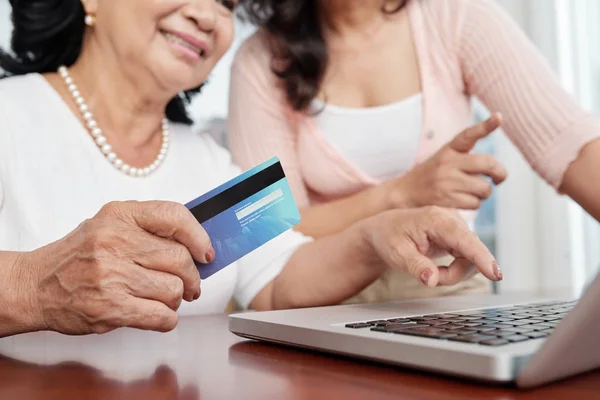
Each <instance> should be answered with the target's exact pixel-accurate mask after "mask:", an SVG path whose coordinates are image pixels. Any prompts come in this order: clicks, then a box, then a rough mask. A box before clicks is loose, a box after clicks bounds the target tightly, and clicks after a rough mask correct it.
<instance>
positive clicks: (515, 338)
mask: <svg viewBox="0 0 600 400" xmlns="http://www.w3.org/2000/svg"><path fill="white" fill-rule="evenodd" d="M504 339H506V340H509V341H511V342H513V343H517V342H524V341H526V340H529V338H528V337H527V336H522V335H514V336H507V337H505V338H504Z"/></svg>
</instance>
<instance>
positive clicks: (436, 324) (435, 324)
mask: <svg viewBox="0 0 600 400" xmlns="http://www.w3.org/2000/svg"><path fill="white" fill-rule="evenodd" d="M424 323H426V324H427V325H429V326H442V325H450V322H447V321H444V320H438V321H424Z"/></svg>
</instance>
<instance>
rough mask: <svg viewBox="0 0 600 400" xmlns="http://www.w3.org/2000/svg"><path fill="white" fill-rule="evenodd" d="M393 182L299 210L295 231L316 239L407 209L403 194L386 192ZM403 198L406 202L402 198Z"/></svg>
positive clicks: (407, 201) (407, 202)
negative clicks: (375, 216)
mask: <svg viewBox="0 0 600 400" xmlns="http://www.w3.org/2000/svg"><path fill="white" fill-rule="evenodd" d="M394 183H395V182H393V181H390V182H386V183H384V184H382V185H380V186H374V187H370V188H368V189H365V190H362V191H360V192H358V193H357V194H354V195H351V196H348V197H344V198H342V199H339V200H333V201H329V202H327V203H323V204H317V205H314V206H310V207H307V208H304V209H303V210H301V215H302V221H301V222H300V223H299V224H298V225H297V226H296V228H295V229H296V230H297V231H299V232H302V233H303V234H305V235H307V236H310V237H313V238H315V239H317V238H322V237H326V236H330V235H334V234H337V233H339V232H342V231H343V230H344V229H347V228H348V227H350V226H352V225H354V224H355V223H357V222H358V221H361V220H363V219H365V218H368V217H372V216H374V215H377V214H379V213H381V212H384V211H387V210H389V209H392V208H408V207H410V205H409V200H408V196H405V193H404V192H400V191H393V196H394V197H393V198H392V195H391V193H392V190H388V186H392V185H394ZM405 197H406V198H405Z"/></svg>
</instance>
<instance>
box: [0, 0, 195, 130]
mask: <svg viewBox="0 0 600 400" xmlns="http://www.w3.org/2000/svg"><path fill="white" fill-rule="evenodd" d="M9 1H10V4H11V6H12V24H13V31H12V39H11V49H12V54H10V53H9V52H7V51H4V50H3V49H0V68H1V69H3V70H4V72H5V74H4V76H2V77H7V76H13V75H24V74H28V73H34V72H37V73H40V74H41V73H46V72H56V70H57V69H58V67H59V66H61V65H66V66H71V65H72V64H73V63H75V61H76V60H77V58H78V57H79V54H80V52H81V46H82V43H83V35H84V32H85V22H84V18H85V11H84V9H83V6H82V4H81V1H80V0H9ZM201 87H202V86H200V87H197V88H194V89H191V90H188V91H186V92H183V93H181V94H180V95H178V96H176V97H175V98H173V99H172V100H171V101H170V102H169V104H168V105H167V109H166V113H167V118H168V119H169V120H171V121H173V122H180V123H183V124H187V125H191V124H192V123H193V121H192V119H191V118H190V117H189V115H188V112H187V109H186V106H187V105H188V104H189V103H190V101H191V99H192V97H193V96H194V95H195V94H197V93H199V92H200V88H201Z"/></svg>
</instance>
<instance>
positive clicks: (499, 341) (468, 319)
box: [346, 301, 577, 346]
mask: <svg viewBox="0 0 600 400" xmlns="http://www.w3.org/2000/svg"><path fill="white" fill-rule="evenodd" d="M576 304H577V301H570V302H551V303H538V304H527V305H519V306H512V307H502V308H486V309H482V310H471V311H457V312H450V313H442V314H428V315H421V316H416V317H403V318H391V319H382V320H377V321H365V322H357V323H352V324H347V325H346V328H349V329H370V330H371V331H375V332H385V333H390V334H392V333H393V334H398V335H410V336H420V337H426V338H431V339H438V340H449V341H453V342H462V343H474V344H480V345H485V346H503V345H507V344H510V343H519V342H524V341H527V340H533V339H540V338H545V337H547V336H548V335H550V334H551V333H552V332H553V331H554V328H555V327H556V325H558V323H559V322H560V321H561V320H562V319H563V317H564V316H565V315H567V313H568V312H569V311H571V309H572V308H573V307H575V305H576Z"/></svg>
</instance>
